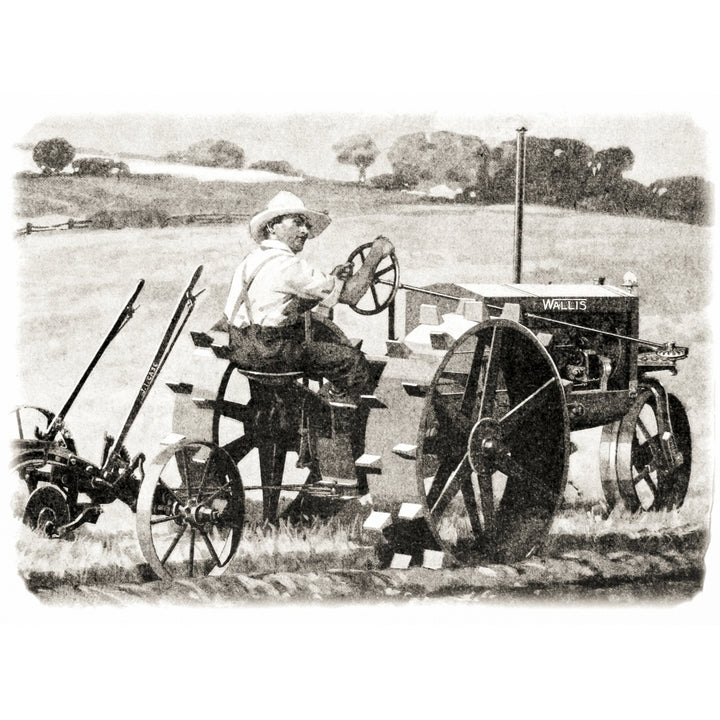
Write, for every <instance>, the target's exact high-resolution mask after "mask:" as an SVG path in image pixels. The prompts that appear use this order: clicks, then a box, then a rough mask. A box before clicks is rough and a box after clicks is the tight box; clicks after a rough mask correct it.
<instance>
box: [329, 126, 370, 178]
mask: <svg viewBox="0 0 720 720" xmlns="http://www.w3.org/2000/svg"><path fill="white" fill-rule="evenodd" d="M332 149H333V151H334V152H335V154H336V156H337V161H338V162H339V163H341V164H343V165H354V166H355V167H356V168H357V169H358V183H364V182H365V177H366V171H367V169H368V168H369V167H370V166H371V165H372V164H373V163H374V162H375V160H376V159H377V156H378V155H379V154H380V150H379V149H378V146H377V145H376V144H375V141H374V140H373V139H372V138H371V137H370V136H369V135H353V136H352V137H349V138H345V139H344V140H340V141H339V142H336V143H335V144H334V145H333V146H332Z"/></svg>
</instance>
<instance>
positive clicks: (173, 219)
mask: <svg viewBox="0 0 720 720" xmlns="http://www.w3.org/2000/svg"><path fill="white" fill-rule="evenodd" d="M249 219H250V215H249V214H247V213H245V214H243V213H218V214H209V213H193V214H189V215H170V216H168V217H165V218H161V219H160V220H159V224H160V227H167V226H168V225H191V224H198V225H213V224H223V223H225V224H230V223H239V222H247V221H248V220H249ZM91 227H93V221H92V219H88V220H74V219H73V218H69V219H68V220H66V221H65V222H62V223H57V224H56V225H35V224H34V223H31V222H29V223H26V224H25V227H22V228H20V229H19V230H16V231H15V234H16V235H31V234H32V233H36V232H50V231H54V230H81V229H83V228H91ZM99 227H102V228H104V229H105V228H106V227H107V226H105V225H99Z"/></svg>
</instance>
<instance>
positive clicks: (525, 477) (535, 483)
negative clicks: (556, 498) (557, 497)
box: [493, 453, 553, 499]
mask: <svg viewBox="0 0 720 720" xmlns="http://www.w3.org/2000/svg"><path fill="white" fill-rule="evenodd" d="M493 462H494V465H495V467H496V468H497V469H498V470H500V472H502V473H505V475H507V476H508V478H513V479H516V480H519V481H520V482H521V483H522V484H523V485H524V486H525V488H526V492H527V491H529V490H532V491H534V492H539V493H540V494H541V495H543V496H545V497H547V498H551V499H553V496H552V493H551V492H550V491H549V490H548V489H547V488H546V487H545V486H544V485H543V483H542V481H541V480H540V478H538V477H537V476H536V475H533V473H531V472H530V471H528V470H526V469H525V468H524V467H523V466H522V465H521V464H520V463H519V462H518V461H517V460H515V459H514V458H512V457H510V455H507V454H505V453H498V455H496V456H495V458H494V461H493Z"/></svg>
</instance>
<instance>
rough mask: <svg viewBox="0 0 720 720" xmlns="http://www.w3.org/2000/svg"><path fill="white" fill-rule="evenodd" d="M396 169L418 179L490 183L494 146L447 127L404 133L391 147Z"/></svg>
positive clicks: (469, 183)
mask: <svg viewBox="0 0 720 720" xmlns="http://www.w3.org/2000/svg"><path fill="white" fill-rule="evenodd" d="M388 160H389V161H390V164H391V165H392V169H393V172H394V173H395V174H396V175H399V176H401V177H403V178H405V179H407V180H411V181H412V182H414V183H416V184H417V183H420V182H425V181H426V182H429V183H434V184H437V183H448V182H449V183H453V184H455V185H458V184H459V185H482V186H485V185H487V178H488V164H489V161H490V149H489V148H488V146H487V145H486V144H485V143H484V142H483V141H482V140H481V139H480V138H479V137H475V136H474V135H461V134H459V133H452V132H446V131H438V132H433V133H424V132H419V133H411V134H409V135H402V136H401V137H399V138H398V139H397V140H396V141H395V142H394V143H393V144H392V147H391V148H390V150H388Z"/></svg>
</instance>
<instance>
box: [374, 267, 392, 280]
mask: <svg viewBox="0 0 720 720" xmlns="http://www.w3.org/2000/svg"><path fill="white" fill-rule="evenodd" d="M394 269H395V266H394V265H388V266H387V267H386V268H383V269H382V270H377V271H376V272H375V279H376V280H379V279H380V278H381V277H382V276H383V275H387V274H388V273H389V272H390V271H391V270H394Z"/></svg>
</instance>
